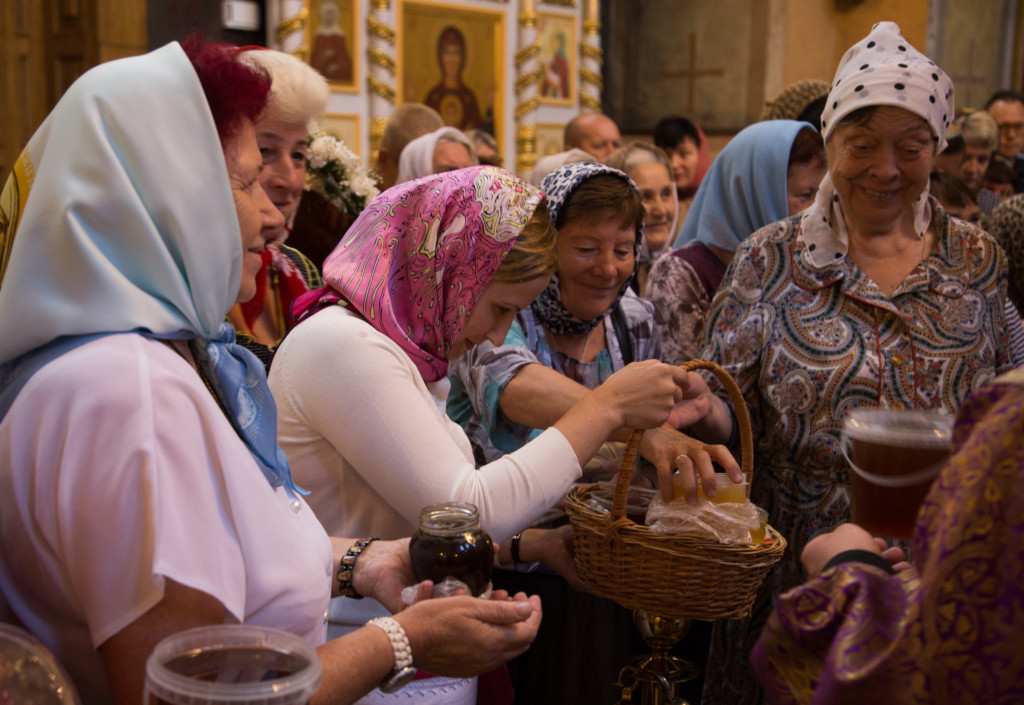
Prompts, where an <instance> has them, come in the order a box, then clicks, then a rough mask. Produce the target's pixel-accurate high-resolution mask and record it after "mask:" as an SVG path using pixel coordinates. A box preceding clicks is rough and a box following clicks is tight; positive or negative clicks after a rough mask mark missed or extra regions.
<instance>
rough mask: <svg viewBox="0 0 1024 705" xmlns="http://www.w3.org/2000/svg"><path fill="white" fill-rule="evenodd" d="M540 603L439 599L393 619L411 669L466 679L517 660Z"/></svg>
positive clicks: (538, 616) (523, 598) (526, 599)
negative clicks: (402, 637) (399, 626)
mask: <svg viewBox="0 0 1024 705" xmlns="http://www.w3.org/2000/svg"><path fill="white" fill-rule="evenodd" d="M541 616H542V613H541V604H540V598H539V597H537V596H536V595H534V596H531V597H527V596H526V595H525V594H523V593H518V594H517V595H516V596H515V597H513V598H511V599H505V600H498V599H490V600H483V599H480V598H476V597H442V598H438V599H435V600H424V601H422V602H417V603H416V604H414V605H412V606H411V607H409V608H408V609H406V610H405V611H403V612H401V613H400V614H398V615H396V617H395V618H396V619H397V620H399V622H400V623H401V624H402V627H403V628H404V629H405V632H406V634H407V635H408V637H409V643H410V646H411V648H412V653H413V658H414V660H415V664H416V667H417V668H419V669H421V670H424V671H429V672H431V673H435V674H437V675H443V676H453V677H457V678H469V677H472V676H475V675H479V674H480V673H484V672H486V671H490V670H492V669H494V668H497V667H498V666H500V665H501V664H503V663H505V662H506V661H508V660H510V659H513V658H515V657H516V656H518V655H520V654H521V653H523V652H524V651H526V649H527V648H529V646H530V644H531V643H533V640H534V638H535V637H536V636H537V629H538V627H540V621H541Z"/></svg>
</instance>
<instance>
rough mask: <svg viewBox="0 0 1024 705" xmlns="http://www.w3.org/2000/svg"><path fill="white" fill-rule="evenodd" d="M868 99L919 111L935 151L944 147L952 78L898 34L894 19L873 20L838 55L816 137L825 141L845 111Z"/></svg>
mask: <svg viewBox="0 0 1024 705" xmlns="http://www.w3.org/2000/svg"><path fill="white" fill-rule="evenodd" d="M873 105H890V106H894V107H897V108H903V109H904V110H908V111H910V112H912V113H914V114H915V115H919V116H921V117H922V118H924V119H925V120H926V121H927V122H928V124H929V125H930V126H931V128H932V133H933V134H934V136H935V152H936V153H938V152H940V151H941V150H943V149H944V148H945V147H946V128H948V127H949V125H950V123H951V122H953V82H952V81H951V80H950V79H949V77H948V76H947V75H946V74H945V72H944V71H943V70H942V69H940V68H939V67H938V66H936V65H935V62H933V61H932V60H931V59H929V58H928V57H927V56H925V55H924V54H922V53H921V52H919V51H918V50H917V49H915V48H914V47H912V46H911V45H910V42H908V41H907V40H906V39H904V38H903V34H902V33H901V32H900V28H899V25H897V24H896V23H895V22H879V23H878V24H876V25H875V26H874V27H872V28H871V33H870V34H868V36H867V37H865V38H864V39H862V40H861V41H859V42H857V43H856V44H854V45H853V46H852V47H850V49H849V50H847V52H846V54H844V55H843V59H842V61H840V62H839V68H838V69H836V75H835V78H834V79H833V80H832V90H831V92H830V93H829V94H828V101H827V102H826V104H825V109H824V111H822V114H821V135H822V137H824V138H825V140H826V141H828V138H829V136H830V135H831V133H832V131H833V130H834V129H835V128H836V126H837V125H838V124H839V122H840V121H841V120H842V119H843V118H844V117H845V116H846V115H848V114H850V113H852V112H853V111H855V110H858V109H860V108H864V107H867V106H873Z"/></svg>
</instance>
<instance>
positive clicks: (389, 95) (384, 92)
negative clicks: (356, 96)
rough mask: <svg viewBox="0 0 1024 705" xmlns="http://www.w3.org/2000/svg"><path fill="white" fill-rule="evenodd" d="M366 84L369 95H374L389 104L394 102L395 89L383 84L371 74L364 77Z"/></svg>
mask: <svg viewBox="0 0 1024 705" xmlns="http://www.w3.org/2000/svg"><path fill="white" fill-rule="evenodd" d="M366 82H367V85H368V86H369V88H370V92H371V93H376V94H377V95H379V96H380V97H381V98H383V99H384V100H386V101H387V102H389V103H392V104H393V103H394V102H395V89H394V88H392V87H391V86H389V85H388V84H386V83H384V81H382V80H380V79H379V78H377V77H376V76H374V75H372V74H371V75H369V76H367V77H366Z"/></svg>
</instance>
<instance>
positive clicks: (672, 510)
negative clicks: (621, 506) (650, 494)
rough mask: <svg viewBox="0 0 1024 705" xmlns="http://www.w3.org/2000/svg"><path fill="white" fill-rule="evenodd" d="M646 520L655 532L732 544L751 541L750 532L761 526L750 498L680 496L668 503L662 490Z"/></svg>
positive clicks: (648, 511)
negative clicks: (727, 499)
mask: <svg viewBox="0 0 1024 705" xmlns="http://www.w3.org/2000/svg"><path fill="white" fill-rule="evenodd" d="M646 522H647V526H648V527H650V529H651V532H652V533H655V534H686V535H689V536H698V537H701V538H706V539H713V540H715V541H718V542H719V543H723V544H729V545H750V544H751V543H753V540H752V539H751V536H750V532H751V531H757V530H758V529H760V528H761V517H760V516H758V512H757V505H755V504H752V503H751V502H721V503H718V504H716V503H714V502H711V501H709V500H707V499H704V498H703V497H698V499H697V503H696V504H689V503H687V502H686V500H685V499H683V498H682V497H679V498H677V499H674V500H673V501H671V502H669V503H668V504H665V502H664V501H663V500H662V499H661V495H660V494H659V495H657V496H655V497H654V499H652V500H651V506H650V508H649V509H648V510H647V519H646Z"/></svg>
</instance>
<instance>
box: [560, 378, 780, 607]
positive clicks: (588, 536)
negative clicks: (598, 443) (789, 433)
mask: <svg viewBox="0 0 1024 705" xmlns="http://www.w3.org/2000/svg"><path fill="white" fill-rule="evenodd" d="M682 367H683V368H684V369H686V370H688V371H692V370H698V369H705V370H711V371H712V372H713V373H714V375H715V376H716V377H718V379H719V380H721V382H722V384H724V385H725V387H726V390H727V391H728V393H729V396H730V398H731V399H732V400H733V403H734V406H735V408H736V415H737V420H738V422H739V429H740V442H741V445H742V452H743V459H742V468H743V472H745V473H748V477H750V480H752V479H753V478H752V477H751V476H750V475H749V473H751V472H752V470H753V461H752V458H753V439H752V437H751V430H750V417H749V416H748V414H747V408H746V404H745V403H744V402H743V397H742V395H741V393H740V390H739V387H737V386H736V383H735V382H734V381H733V379H732V377H730V376H729V374H728V373H727V372H726V371H725V370H723V369H722V368H721V367H719V366H718V365H716V364H715V363H713V362H708V361H706V360H691V361H690V362H687V363H684V364H683V365H682ZM642 436H643V431H634V433H633V435H632V436H631V437H630V439H629V443H628V444H627V446H626V454H625V456H624V457H623V459H622V467H621V468H620V470H619V475H618V480H617V481H616V486H615V499H614V502H613V504H612V509H611V512H601V511H598V510H597V509H594V508H593V507H591V506H590V505H589V504H587V499H588V498H589V497H590V494H591V492H593V491H594V489H595V488H596V487H597V485H590V486H587V487H576V488H574V489H572V490H571V491H570V492H569V494H568V495H567V496H566V511H567V512H568V514H569V519H570V521H571V522H572V526H573V533H574V535H575V538H574V542H575V547H576V571H577V573H578V574H579V577H580V580H582V581H583V583H584V584H585V585H586V586H587V588H588V589H589V590H590V591H592V592H593V593H595V594H597V595H601V596H603V597H609V598H611V599H613V600H615V601H616V602H618V603H619V604H620V605H622V606H623V607H627V608H631V609H642V610H647V611H648V612H653V613H655V614H659V615H662V616H665V617H676V618H690V619H724V618H738V617H743V616H746V615H748V614H750V608H751V605H752V604H753V602H754V596H755V594H756V593H757V589H758V587H759V586H760V585H761V582H762V581H763V580H764V578H765V576H766V575H767V573H768V571H769V569H770V568H771V567H772V566H773V565H774V564H775V563H776V562H778V560H779V559H780V558H782V554H783V552H784V551H785V549H786V541H785V539H783V538H782V536H781V535H780V534H779V533H778V532H777V531H775V529H773V528H772V527H770V526H769V527H767V531H768V534H767V535H768V536H770V537H771V538H772V541H766V542H765V543H762V544H760V545H757V546H731V545H724V544H720V543H718V542H717V541H714V540H709V539H701V538H696V537H693V536H683V535H661V534H655V533H653V532H652V531H651V530H650V529H649V528H648V527H646V526H643V525H640V524H636V523H635V522H633V521H632V520H631V519H629V518H627V517H626V497H627V494H628V492H629V481H630V476H631V474H632V469H633V465H634V464H635V463H636V458H637V454H638V449H639V446H640V439H641V438H642Z"/></svg>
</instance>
